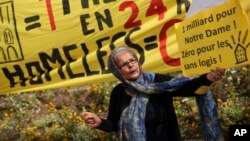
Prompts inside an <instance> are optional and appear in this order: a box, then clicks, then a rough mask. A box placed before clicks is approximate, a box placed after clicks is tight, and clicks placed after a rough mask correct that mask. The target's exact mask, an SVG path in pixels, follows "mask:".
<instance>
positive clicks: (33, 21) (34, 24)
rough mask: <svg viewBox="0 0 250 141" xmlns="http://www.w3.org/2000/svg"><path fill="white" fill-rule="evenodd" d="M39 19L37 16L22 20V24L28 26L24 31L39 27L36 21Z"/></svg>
mask: <svg viewBox="0 0 250 141" xmlns="http://www.w3.org/2000/svg"><path fill="white" fill-rule="evenodd" d="M39 19H40V17H39V16H38V15H35V16H32V17H27V18H25V19H24V22H25V23H26V24H29V25H28V26H26V30H27V31H29V30H31V29H34V28H38V27H41V24H40V23H39V22H37V21H39Z"/></svg>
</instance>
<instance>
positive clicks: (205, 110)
mask: <svg viewBox="0 0 250 141" xmlns="http://www.w3.org/2000/svg"><path fill="white" fill-rule="evenodd" d="M120 51H128V52H131V53H132V54H133V55H134V57H135V58H136V56H135V54H134V53H133V52H132V51H131V50H130V48H128V47H119V48H115V49H114V50H113V51H112V52H111V55H110V56H109V60H108V68H109V70H110V72H112V73H113V75H114V76H115V77H116V78H118V79H119V80H120V81H121V82H122V84H123V87H124V88H125V90H126V92H127V93H128V94H130V95H132V98H131V101H130V104H129V106H128V107H126V108H125V109H124V110H123V112H122V115H121V119H120V125H119V129H120V138H121V140H122V141H146V130H145V114H146V105H147V103H148V99H149V95H150V94H158V93H161V92H167V91H168V92H170V91H173V90H176V89H178V88H179V87H181V86H183V85H184V84H186V83H188V82H189V81H190V79H189V78H185V77H181V78H173V79H171V80H170V81H165V82H161V83H154V77H155V74H154V73H144V72H143V71H142V70H141V74H140V76H139V78H138V79H137V80H136V81H129V80H126V79H125V78H124V77H123V76H122V74H121V73H120V72H119V70H118V69H117V67H116V65H115V62H114V58H115V55H116V54H117V53H118V52H120ZM136 59H137V58H136ZM197 104H198V108H199V112H200V115H201V120H202V128H203V131H204V132H205V133H204V135H205V138H209V139H211V140H207V141H214V140H212V138H217V133H218V132H217V131H218V129H219V128H218V122H217V121H218V120H217V114H214V113H216V107H215V105H214V100H213V98H212V96H211V92H210V91H209V93H208V94H206V95H205V96H199V97H197ZM214 117H216V118H214ZM215 129H216V130H215Z"/></svg>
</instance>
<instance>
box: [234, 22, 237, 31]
mask: <svg viewBox="0 0 250 141" xmlns="http://www.w3.org/2000/svg"><path fill="white" fill-rule="evenodd" d="M234 28H235V29H236V28H237V27H236V22H235V20H234Z"/></svg>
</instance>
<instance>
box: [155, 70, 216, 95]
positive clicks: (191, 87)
mask: <svg viewBox="0 0 250 141" xmlns="http://www.w3.org/2000/svg"><path fill="white" fill-rule="evenodd" d="M165 77H167V78H165ZM164 79H165V81H166V80H169V76H164V75H161V74H157V75H156V81H164ZM211 84H212V82H211V81H209V80H208V79H207V77H206V74H203V75H201V76H199V77H197V78H194V79H192V80H191V81H190V82H188V83H187V84H185V85H183V86H182V87H180V88H178V89H177V90H175V91H173V92H171V93H169V94H168V95H169V96H173V97H175V96H183V97H187V96H197V95H201V94H204V93H205V92H206V91H207V90H208V88H209V86H210V85H211Z"/></svg>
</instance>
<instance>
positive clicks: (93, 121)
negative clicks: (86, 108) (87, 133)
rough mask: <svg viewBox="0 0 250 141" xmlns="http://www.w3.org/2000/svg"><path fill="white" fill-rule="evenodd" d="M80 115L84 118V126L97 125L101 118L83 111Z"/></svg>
mask: <svg viewBox="0 0 250 141" xmlns="http://www.w3.org/2000/svg"><path fill="white" fill-rule="evenodd" d="M81 116H82V117H83V118H84V123H85V125H86V126H89V127H97V126H99V125H100V123H101V119H100V118H99V117H98V116H97V115H95V114H93V113H90V112H83V113H81Z"/></svg>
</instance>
